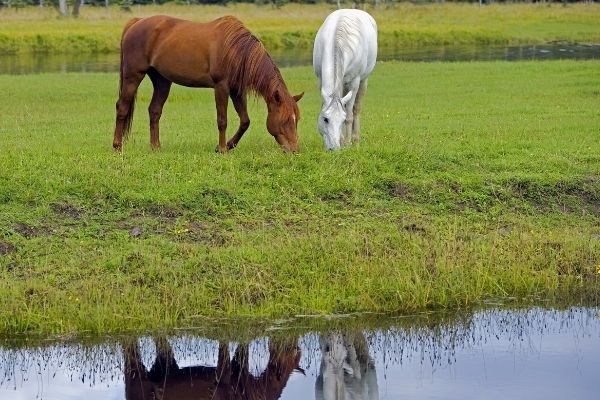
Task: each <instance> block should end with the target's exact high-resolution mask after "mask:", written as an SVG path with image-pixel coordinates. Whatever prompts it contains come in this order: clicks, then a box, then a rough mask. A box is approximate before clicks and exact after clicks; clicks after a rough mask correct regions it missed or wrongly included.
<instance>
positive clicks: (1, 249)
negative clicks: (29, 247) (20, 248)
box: [0, 240, 17, 256]
mask: <svg viewBox="0 0 600 400" xmlns="http://www.w3.org/2000/svg"><path fill="white" fill-rule="evenodd" d="M15 251H17V248H16V247H15V245H13V244H10V243H8V242H5V241H4V240H0V256H5V255H7V254H10V253H14V252H15Z"/></svg>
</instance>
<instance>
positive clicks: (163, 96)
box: [148, 68, 171, 150]
mask: <svg viewBox="0 0 600 400" xmlns="http://www.w3.org/2000/svg"><path fill="white" fill-rule="evenodd" d="M148 76H149V77H150V80H151V81H152V85H153V86H154V93H153V94H152V100H151V101H150V105H149V106H148V114H149V115H150V145H151V146H152V148H153V149H154V150H158V149H159V148H160V136H159V123H160V116H161V115H162V109H163V106H164V104H165V101H167V98H168V97H169V91H170V90H171V81H169V80H168V79H167V78H165V77H164V76H162V75H161V74H159V73H158V72H157V71H156V70H155V69H154V68H151V69H149V70H148Z"/></svg>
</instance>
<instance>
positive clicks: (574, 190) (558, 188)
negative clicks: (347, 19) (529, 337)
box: [0, 61, 600, 333]
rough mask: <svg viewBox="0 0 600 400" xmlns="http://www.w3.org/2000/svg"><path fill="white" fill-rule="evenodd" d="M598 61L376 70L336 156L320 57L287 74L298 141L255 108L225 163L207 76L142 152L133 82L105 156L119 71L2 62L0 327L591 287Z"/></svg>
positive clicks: (597, 248) (599, 224)
mask: <svg viewBox="0 0 600 400" xmlns="http://www.w3.org/2000/svg"><path fill="white" fill-rule="evenodd" d="M599 68H600V63H599V62H597V61H587V62H574V61H554V62H518V63H494V62H488V63H476V62H473V63H431V64H423V63H380V64H378V66H377V67H376V70H375V72H374V74H373V76H372V79H371V81H370V87H369V92H368V93H367V96H366V98H365V103H364V112H363V119H362V126H363V141H362V142H361V143H360V144H359V145H358V146H355V147H353V148H349V149H346V150H344V151H341V152H337V153H331V152H325V151H323V148H322V143H321V138H320V137H319V135H318V133H317V132H316V117H317V115H318V107H319V104H320V102H319V98H318V93H319V92H318V88H317V87H316V86H317V84H316V79H315V78H314V76H313V74H312V71H311V68H310V67H298V68H289V69H283V70H282V73H283V75H284V78H285V79H286V80H287V82H288V86H289V88H290V90H291V91H292V92H294V93H296V92H299V91H303V90H304V91H306V92H307V93H306V95H305V98H304V99H303V100H302V101H301V103H300V106H301V111H302V119H301V121H300V125H299V132H300V135H301V137H300V144H301V152H300V153H299V154H297V155H286V154H283V153H282V152H281V151H280V150H279V149H278V147H277V145H276V143H275V141H274V140H273V139H272V138H271V137H270V135H269V134H268V133H266V129H265V128H264V126H265V125H264V124H265V105H264V102H263V101H262V100H258V101H257V102H251V111H250V117H251V119H252V124H251V127H250V130H249V132H248V133H247V134H246V136H245V137H244V139H243V140H242V141H241V142H240V145H239V147H238V148H237V149H235V150H234V151H233V152H231V153H230V154H228V155H226V156H220V155H217V154H214V152H213V150H214V147H215V145H216V143H217V136H218V135H217V132H216V122H215V114H216V113H215V110H214V101H213V92H212V91H211V90H200V89H187V88H182V87H174V89H173V91H172V95H171V97H170V98H169V101H168V102H167V104H166V106H165V111H164V114H163V118H162V125H161V128H162V138H161V139H162V140H161V142H162V144H163V148H162V150H161V151H159V152H152V151H151V150H150V146H149V134H148V116H147V112H146V110H145V108H146V107H147V105H148V102H149V99H150V96H151V90H150V85H149V84H148V82H147V81H145V82H144V84H143V86H142V88H141V89H140V93H139V96H138V107H137V111H136V116H135V120H134V126H133V133H132V138H131V140H130V141H129V142H128V144H127V145H126V147H125V150H124V152H123V153H122V154H116V153H114V152H113V151H112V147H111V143H112V131H113V124H114V103H115V101H116V94H117V81H118V77H117V76H116V75H115V74H41V75H26V76H0V87H2V90H3V94H4V95H3V96H1V97H0V110H2V112H1V114H0V138H1V142H0V254H2V255H1V256H0V333H17V332H42V333H49V332H95V333H99V332H115V331H122V330H130V329H131V330H136V331H141V330H146V329H151V328H158V327H161V328H168V327H174V326H186V325H192V324H194V321H195V320H196V318H201V317H203V316H263V317H265V316H286V315H296V314H311V313H346V312H353V311H365V310H367V311H392V312H407V311H411V310H416V309H423V308H448V307H456V306H468V305H472V304H475V303H478V302H481V301H483V300H485V299H490V298H495V297H502V298H508V297H528V298H537V299H547V298H557V297H558V298H569V297H568V296H577V295H578V293H579V292H580V290H581V289H582V288H584V287H585V288H586V290H587V289H589V288H592V293H594V290H595V289H596V288H597V287H598V283H599V281H598V272H597V268H598V263H599V262H600V144H599V142H598V136H599V134H600V112H599V111H598V102H599V100H600V76H599V75H598V70H599ZM230 108H231V107H230ZM230 111H231V110H230ZM236 125H237V120H236V118H234V116H233V112H232V113H231V116H230V123H229V126H230V129H229V130H230V134H231V131H232V130H233V129H235V127H236ZM571 298H573V299H574V301H575V297H571Z"/></svg>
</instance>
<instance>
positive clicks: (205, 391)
mask: <svg viewBox="0 0 600 400" xmlns="http://www.w3.org/2000/svg"><path fill="white" fill-rule="evenodd" d="M156 348H157V356H156V360H155V361H154V364H153V365H152V368H151V369H150V370H149V371H148V370H147V369H146V367H145V366H144V365H143V363H142V360H141V356H140V351H139V347H138V344H137V341H136V342H134V343H131V344H127V345H125V346H124V353H125V371H124V372H125V396H126V399H127V400H150V399H152V400H167V399H176V400H186V399H213V400H275V399H279V397H280V396H281V393H282V392H283V389H284V388H285V386H286V384H287V381H288V378H289V377H290V375H291V373H292V372H293V371H294V370H295V369H297V370H299V371H301V372H303V371H302V370H301V369H300V368H299V362H300V350H299V349H298V347H297V344H296V343H295V342H293V343H292V342H287V343H284V344H277V345H272V344H270V345H269V361H268V364H267V366H266V368H265V370H264V372H263V373H262V374H261V375H260V376H258V377H255V376H253V375H252V374H251V373H250V370H249V366H248V346H247V345H239V346H238V347H237V349H236V351H235V354H234V356H233V359H231V360H230V356H229V346H228V345H227V344H226V343H225V344H223V343H220V344H219V356H218V361H217V366H216V367H207V366H193V367H186V368H179V366H178V365H177V362H176V361H175V357H174V354H173V350H172V349H171V346H170V345H169V343H168V341H167V340H166V339H165V338H161V339H157V341H156Z"/></svg>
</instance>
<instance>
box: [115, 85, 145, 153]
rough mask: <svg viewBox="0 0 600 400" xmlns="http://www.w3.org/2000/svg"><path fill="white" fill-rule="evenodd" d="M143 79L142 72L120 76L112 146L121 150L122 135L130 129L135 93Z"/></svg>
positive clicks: (125, 134)
mask: <svg viewBox="0 0 600 400" xmlns="http://www.w3.org/2000/svg"><path fill="white" fill-rule="evenodd" d="M142 79H144V73H125V74H123V76H122V77H121V82H120V84H121V87H120V88H119V100H117V105H116V108H117V118H116V123H115V134H114V137H113V148H114V149H115V150H121V147H122V146H123V137H124V136H125V137H126V136H127V134H128V133H129V130H130V129H131V120H132V118H133V110H134V106H135V94H136V92H137V89H138V86H139V85H140V82H141V81H142Z"/></svg>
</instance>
